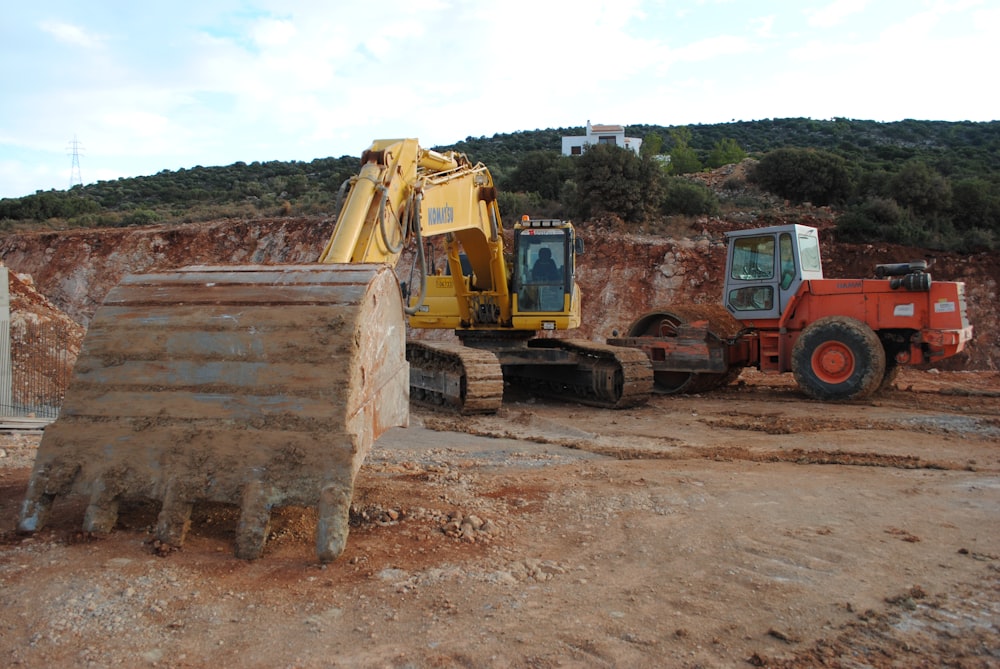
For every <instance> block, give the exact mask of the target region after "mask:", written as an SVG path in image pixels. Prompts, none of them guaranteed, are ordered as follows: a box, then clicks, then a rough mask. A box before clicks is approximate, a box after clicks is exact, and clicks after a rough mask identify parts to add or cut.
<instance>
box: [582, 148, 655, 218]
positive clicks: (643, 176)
mask: <svg viewBox="0 0 1000 669" xmlns="http://www.w3.org/2000/svg"><path fill="white" fill-rule="evenodd" d="M575 163H576V178H575V183H576V188H577V193H578V198H577V202H576V203H575V204H576V207H575V209H576V211H577V213H578V214H579V215H580V216H581V217H582V218H588V217H592V216H595V215H597V214H601V213H612V214H617V215H619V216H621V217H622V218H623V219H624V220H625V221H629V222H639V221H642V220H644V219H645V218H646V217H647V216H649V215H651V214H653V213H654V212H655V211H656V208H657V207H658V206H659V204H660V201H661V199H662V196H663V173H662V171H661V169H660V167H659V165H658V164H657V163H656V161H655V159H653V158H645V159H643V158H639V157H638V156H637V155H635V153H633V152H632V151H631V150H629V149H623V148H620V147H617V146H613V145H611V144H597V145H591V146H588V147H587V148H586V149H585V150H584V152H583V155H582V156H579V157H578V158H577V159H576V160H575Z"/></svg>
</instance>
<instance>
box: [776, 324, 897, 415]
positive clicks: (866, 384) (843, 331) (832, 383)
mask: <svg viewBox="0 0 1000 669" xmlns="http://www.w3.org/2000/svg"><path fill="white" fill-rule="evenodd" d="M792 373H793V374H794V375H795V381H796V382H797V383H798V384H799V387H800V388H801V389H802V390H803V391H804V392H805V393H806V394H807V395H809V396H810V397H813V398H815V399H818V400H851V399H860V398H863V397H867V396H868V395H871V394H872V393H873V392H875V391H876V390H877V389H878V388H879V386H880V385H881V384H882V380H883V378H884V377H885V373H886V364H885V350H884V349H883V348H882V342H880V341H879V338H878V336H877V335H876V334H875V332H874V331H873V330H872V329H871V328H870V327H868V326H867V325H865V324H864V323H862V322H861V321H858V320H855V319H853V318H848V317H846V316H827V317H826V318H821V319H819V320H817V321H816V322H815V323H812V324H811V325H809V327H807V328H806V329H805V330H803V331H802V334H801V335H799V338H798V339H797V340H796V342H795V346H793V347H792Z"/></svg>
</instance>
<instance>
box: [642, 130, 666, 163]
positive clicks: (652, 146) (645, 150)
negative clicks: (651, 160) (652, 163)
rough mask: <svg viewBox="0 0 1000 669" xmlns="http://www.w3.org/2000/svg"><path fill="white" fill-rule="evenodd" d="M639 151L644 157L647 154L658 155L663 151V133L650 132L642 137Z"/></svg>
mask: <svg viewBox="0 0 1000 669" xmlns="http://www.w3.org/2000/svg"><path fill="white" fill-rule="evenodd" d="M639 152H640V154H641V155H642V157H643V158H645V157H646V156H658V155H660V154H661V153H663V135H661V134H660V133H658V132H648V133H646V136H645V137H643V138H642V146H641V147H639Z"/></svg>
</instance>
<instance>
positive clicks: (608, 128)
mask: <svg viewBox="0 0 1000 669" xmlns="http://www.w3.org/2000/svg"><path fill="white" fill-rule="evenodd" d="M590 129H591V131H593V132H625V126H621V125H591V126H590Z"/></svg>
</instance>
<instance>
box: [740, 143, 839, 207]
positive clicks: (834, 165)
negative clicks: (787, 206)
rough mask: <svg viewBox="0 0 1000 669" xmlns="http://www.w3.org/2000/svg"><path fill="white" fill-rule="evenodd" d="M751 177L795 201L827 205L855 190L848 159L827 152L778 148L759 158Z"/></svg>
mask: <svg viewBox="0 0 1000 669" xmlns="http://www.w3.org/2000/svg"><path fill="white" fill-rule="evenodd" d="M749 177H750V179H751V180H752V181H754V182H755V183H757V184H758V185H759V186H760V187H761V188H763V189H764V190H768V191H771V192H772V193H774V194H775V195H779V196H781V197H783V198H786V199H788V200H792V201H794V202H811V203H813V204H815V205H820V206H825V205H828V204H836V203H841V202H846V201H847V200H848V198H850V196H851V194H852V193H853V191H854V182H855V179H854V174H853V173H852V170H851V167H850V165H848V163H847V161H846V160H844V159H843V158H841V157H840V156H837V155H835V154H832V153H830V152H828V151H817V150H814V149H777V150H775V151H770V152H768V153H767V154H765V155H764V157H763V158H761V159H760V162H758V163H757V166H756V168H755V169H754V170H753V171H752V172H751V173H750V175H749Z"/></svg>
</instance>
